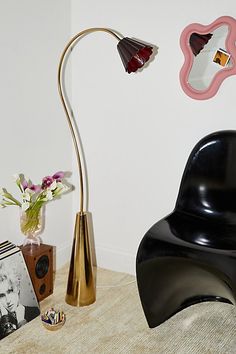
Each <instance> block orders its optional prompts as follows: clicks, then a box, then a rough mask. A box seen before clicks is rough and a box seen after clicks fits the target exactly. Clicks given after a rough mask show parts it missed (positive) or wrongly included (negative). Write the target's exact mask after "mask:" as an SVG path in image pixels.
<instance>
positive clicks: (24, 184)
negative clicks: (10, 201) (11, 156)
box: [21, 179, 29, 191]
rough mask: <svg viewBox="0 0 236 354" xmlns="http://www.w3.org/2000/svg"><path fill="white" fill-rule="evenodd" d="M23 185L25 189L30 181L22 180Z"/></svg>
mask: <svg viewBox="0 0 236 354" xmlns="http://www.w3.org/2000/svg"><path fill="white" fill-rule="evenodd" d="M21 185H22V188H23V189H24V191H25V190H26V188H28V186H29V184H28V182H27V181H26V180H25V179H24V180H23V181H22V182H21Z"/></svg>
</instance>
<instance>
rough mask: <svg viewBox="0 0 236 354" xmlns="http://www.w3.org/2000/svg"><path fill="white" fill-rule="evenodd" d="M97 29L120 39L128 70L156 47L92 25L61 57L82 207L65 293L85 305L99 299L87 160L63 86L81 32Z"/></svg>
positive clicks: (141, 63) (75, 303)
mask: <svg viewBox="0 0 236 354" xmlns="http://www.w3.org/2000/svg"><path fill="white" fill-rule="evenodd" d="M97 31H102V32H106V33H108V34H111V35H112V36H114V37H115V38H116V39H117V40H118V41H119V42H118V45H117V48H118V52H119V54H120V56H121V59H122V62H123V64H124V67H125V70H126V71H127V72H128V73H131V72H135V71H137V70H138V69H139V68H141V67H143V66H144V64H145V63H146V62H147V61H148V60H149V58H150V56H151V54H152V51H153V48H152V47H151V46H149V45H146V44H144V43H141V42H139V41H136V40H134V39H131V38H128V37H125V38H120V35H118V34H117V33H116V32H114V31H113V30H110V29H108V28H89V29H86V30H84V31H82V32H79V33H78V34H76V35H75V36H74V37H73V38H72V39H71V40H70V41H69V42H68V44H67V45H66V47H65V49H64V50H63V52H62V55H61V58H60V62H59V66H58V90H59V95H60V98H61V101H62V105H63V107H64V110H65V113H66V117H67V121H68V124H69V128H70V131H71V135H72V139H73V143H74V148H75V153H76V158H77V164H78V171H79V180H80V209H79V212H78V213H77V214H76V220H75V229H74V239H73V245H72V252H71V261H70V269H69V276H68V283H67V293H66V302H67V303H68V304H70V305H73V306H86V305H90V304H92V303H93V302H94V301H95V299H96V291H95V282H94V274H93V262H92V256H91V249H90V243H91V240H90V229H89V222H88V219H89V214H90V213H89V212H88V211H87V210H86V209H85V207H84V194H85V193H84V185H85V173H84V171H85V170H84V163H83V160H82V153H81V145H80V141H79V137H78V134H77V126H76V125H75V124H76V123H75V122H74V120H73V116H72V114H71V110H70V105H69V101H68V98H67V95H66V92H65V88H64V86H63V73H64V68H65V62H66V61H65V59H66V57H68V55H69V54H70V53H71V49H72V48H73V46H75V45H76V44H77V42H78V41H79V39H80V38H81V37H82V36H83V37H84V36H85V35H87V34H89V33H92V32H97Z"/></svg>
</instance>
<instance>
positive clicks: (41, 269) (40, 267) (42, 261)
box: [35, 255, 49, 279]
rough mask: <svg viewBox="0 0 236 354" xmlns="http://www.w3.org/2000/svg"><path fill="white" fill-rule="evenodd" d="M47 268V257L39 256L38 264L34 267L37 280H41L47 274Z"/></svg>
mask: <svg viewBox="0 0 236 354" xmlns="http://www.w3.org/2000/svg"><path fill="white" fill-rule="evenodd" d="M48 268H49V258H48V256H46V255H44V256H41V257H40V258H39V260H38V262H37V263H36V265H35V273H36V276H37V277H38V278H39V279H41V278H43V277H44V276H45V275H46V274H47V272H48Z"/></svg>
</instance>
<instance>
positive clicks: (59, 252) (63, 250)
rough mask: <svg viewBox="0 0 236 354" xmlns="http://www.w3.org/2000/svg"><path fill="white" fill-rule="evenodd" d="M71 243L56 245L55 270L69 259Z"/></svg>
mask: <svg viewBox="0 0 236 354" xmlns="http://www.w3.org/2000/svg"><path fill="white" fill-rule="evenodd" d="M70 256H71V244H68V243H67V244H63V245H62V246H61V247H59V246H57V247H56V270H57V269H59V268H61V267H63V266H64V265H65V264H66V263H68V262H69V261H70Z"/></svg>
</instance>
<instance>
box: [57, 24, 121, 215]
mask: <svg viewBox="0 0 236 354" xmlns="http://www.w3.org/2000/svg"><path fill="white" fill-rule="evenodd" d="M98 31H102V32H107V33H108V34H111V35H112V36H114V37H115V38H116V39H117V40H118V41H120V40H121V38H120V37H119V36H118V35H117V34H116V33H115V32H114V31H112V30H110V29H108V28H100V27H94V28H88V29H85V30H84V31H81V32H79V33H77V34H76V35H75V36H74V37H73V38H71V40H70V41H69V42H68V43H67V45H66V46H65V49H64V50H63V52H62V55H61V58H60V62H59V66H58V76H57V78H58V81H57V82H58V91H59V95H60V98H61V102H62V105H63V107H64V110H65V113H66V117H67V121H68V124H69V128H70V132H71V135H72V140H73V143H74V148H75V153H76V159H77V164H78V168H79V179H80V212H81V213H83V212H84V173H83V167H82V159H81V156H82V154H81V152H80V148H79V146H80V144H79V141H78V137H77V134H76V130H75V128H74V124H73V117H72V114H71V109H70V105H69V101H68V98H67V96H66V94H65V89H64V88H63V84H62V79H63V78H62V76H63V72H64V64H65V57H66V54H67V53H69V54H70V52H71V51H70V49H72V48H73V46H74V45H75V44H77V42H78V40H79V39H80V38H81V37H82V36H85V35H87V34H89V33H92V32H98Z"/></svg>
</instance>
